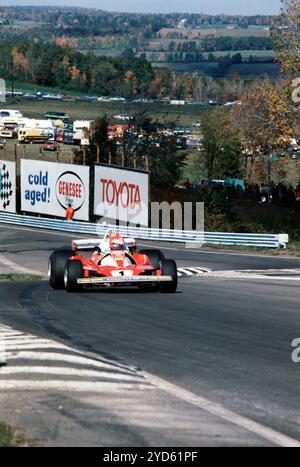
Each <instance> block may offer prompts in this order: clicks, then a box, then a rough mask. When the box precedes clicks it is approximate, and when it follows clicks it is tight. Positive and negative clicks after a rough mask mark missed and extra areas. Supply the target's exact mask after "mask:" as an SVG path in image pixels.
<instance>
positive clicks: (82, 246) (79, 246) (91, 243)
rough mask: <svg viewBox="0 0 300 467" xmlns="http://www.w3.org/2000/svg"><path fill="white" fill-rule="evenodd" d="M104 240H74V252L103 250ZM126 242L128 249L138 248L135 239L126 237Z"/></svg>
mask: <svg viewBox="0 0 300 467" xmlns="http://www.w3.org/2000/svg"><path fill="white" fill-rule="evenodd" d="M103 242H104V240H103V238H87V239H83V240H82V239H81V240H73V241H72V250H73V251H77V250H93V249H94V248H96V247H98V248H101V246H102V245H103ZM124 242H125V244H126V246H127V247H128V248H133V247H135V246H136V241H135V239H134V238H130V237H125V238H124Z"/></svg>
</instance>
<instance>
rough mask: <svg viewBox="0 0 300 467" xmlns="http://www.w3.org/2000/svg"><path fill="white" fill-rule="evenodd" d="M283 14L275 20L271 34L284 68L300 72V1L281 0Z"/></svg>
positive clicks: (284, 69) (290, 71)
mask: <svg viewBox="0 0 300 467" xmlns="http://www.w3.org/2000/svg"><path fill="white" fill-rule="evenodd" d="M281 3H282V12H281V15H280V16H279V17H278V18H277V19H276V20H275V21H274V25H273V28H272V31H271V36H272V38H273V41H274V45H275V47H276V50H277V59H278V61H279V62H280V64H281V67H282V70H283V71H285V72H289V73H299V72H300V1H299V0H281Z"/></svg>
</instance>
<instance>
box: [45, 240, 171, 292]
mask: <svg viewBox="0 0 300 467" xmlns="http://www.w3.org/2000/svg"><path fill="white" fill-rule="evenodd" d="M77 250H92V254H91V255H89V257H88V258H87V257H85V256H83V255H82V254H79V253H78V252H77ZM49 278H50V285H51V287H52V288H53V289H66V290H67V291H68V292H80V291H81V290H82V289H83V288H84V287H86V288H87V287H95V286H96V287H100V286H102V287H116V286H117V287H119V286H138V287H139V288H140V289H143V290H153V291H154V290H160V291H161V292H163V293H175V292H176V290H177V266H176V263H175V261H173V260H170V259H165V257H164V255H163V254H162V253H161V251H159V250H151V249H148V250H141V251H139V252H137V249H136V241H135V240H134V239H132V238H124V237H122V236H121V235H119V234H115V233H112V232H111V231H108V232H107V234H106V235H105V237H104V239H103V240H98V239H91V240H74V241H73V242H72V250H62V251H61V250H58V251H55V252H54V253H52V255H51V256H50V260H49Z"/></svg>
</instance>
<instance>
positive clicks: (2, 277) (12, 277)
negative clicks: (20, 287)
mask: <svg viewBox="0 0 300 467" xmlns="http://www.w3.org/2000/svg"><path fill="white" fill-rule="evenodd" d="M41 279H42V277H41V276H38V275H34V274H0V281H15V282H16V281H38V280H41Z"/></svg>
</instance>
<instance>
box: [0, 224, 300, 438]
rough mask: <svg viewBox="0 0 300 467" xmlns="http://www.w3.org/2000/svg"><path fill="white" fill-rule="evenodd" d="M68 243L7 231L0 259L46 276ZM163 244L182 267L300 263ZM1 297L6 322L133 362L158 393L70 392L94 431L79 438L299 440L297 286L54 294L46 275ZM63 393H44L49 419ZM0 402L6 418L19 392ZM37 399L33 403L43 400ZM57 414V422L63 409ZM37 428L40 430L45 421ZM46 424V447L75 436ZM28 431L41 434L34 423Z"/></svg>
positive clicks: (227, 281)
mask: <svg viewBox="0 0 300 467" xmlns="http://www.w3.org/2000/svg"><path fill="white" fill-rule="evenodd" d="M75 237H76V236H75ZM70 240H71V238H69V237H68V236H65V235H64V234H59V233H55V232H52V233H50V232H42V231H30V230H28V229H24V230H23V229H21V230H19V229H15V228H12V227H9V226H1V230H0V263H1V255H3V256H5V258H7V259H9V261H11V262H12V264H17V265H21V266H22V267H23V268H28V269H35V270H37V271H40V272H46V270H47V258H48V256H49V254H50V253H51V251H52V250H53V249H56V248H62V247H64V246H66V245H67V244H68V243H69V241H70ZM161 246H162V249H163V250H164V253H165V254H166V256H168V257H171V258H174V259H175V260H176V261H177V263H178V265H179V266H181V267H193V266H197V267H203V268H209V269H211V270H212V271H239V270H274V269H276V270H280V269H282V270H291V269H296V268H300V260H299V259H295V258H282V257H263V256H260V255H258V256H253V255H251V254H244V255H243V254H239V253H236V254H230V253H227V252H219V251H211V250H203V251H201V250H199V251H198V250H197V251H193V250H186V249H184V248H181V247H178V246H176V245H161ZM0 300H1V301H0V323H2V324H4V325H6V326H10V327H11V328H13V329H17V330H19V331H22V332H26V333H31V334H34V335H36V336H44V337H47V338H51V339H54V340H56V341H59V342H64V343H67V345H70V346H72V347H73V348H76V349H79V350H82V351H83V352H92V353H94V354H99V355H101V356H104V357H105V358H108V359H109V360H110V361H112V362H121V363H122V364H125V365H128V366H130V367H137V368H139V369H140V370H141V371H142V372H143V373H144V374H145V378H146V379H147V378H148V380H149V382H150V383H151V384H153V385H154V387H155V389H154V390H153V391H152V392H151V391H150V392H146V393H144V392H143V390H141V392H139V391H138V392H136V391H134V392H133V393H132V395H131V396H128V394H127V393H126V401H125V396H124V394H123V393H122V391H121V390H120V393H118V391H117V392H116V394H114V395H112V394H111V395H106V396H104V395H102V396H101V397H100V396H98V397H96V398H95V396H94V395H93V394H92V393H91V394H85V395H84V396H80V399H78V398H74V397H72V398H71V399H70V398H69V397H70V396H69V394H68V395H66V394H64V401H65V405H66V406H67V407H68V413H69V414H73V415H72V417H73V418H74V417H75V415H74V414H75V413H76V418H77V422H78V420H82V418H83V413H84V417H85V418H86V416H87V413H88V414H89V416H90V417H91V419H92V421H91V426H89V427H88V428H87V427H86V426H84V424H82V423H81V422H80V423H79V422H78V425H77V427H76V428H74V427H73V428H72V429H73V430H74V431H73V432H72V429H71V428H70V430H71V433H73V435H74V436H75V433H77V436H78V432H80V433H81V436H80V439H79V445H107V446H108V445H124V446H125V445H126V446H128V445H133V446H137V445H140V446H149V445H161V446H167V445H169V446H171V445H173V446H176V445H180V446H193V445H194V446H202V445H220V446H224V445H225V446H231V445H242V446H246V445H264V446H265V445H266V446H268V445H278V444H281V445H287V444H289V443H290V442H291V443H292V444H293V443H295V444H297V442H299V443H300V415H299V399H300V398H299V383H300V364H299V365H296V364H295V363H293V362H292V359H291V353H292V350H293V349H292V347H291V343H292V341H293V340H294V339H295V338H297V337H300V308H299V300H300V281H299V282H297V281H294V282H292V281H290V280H279V279H277V278H276V277H274V278H271V279H270V278H268V280H267V279H265V278H264V277H260V278H257V277H253V278H251V279H249V278H247V279H246V278H242V277H241V278H235V279H232V278H230V277H223V278H222V277H217V276H216V277H214V276H212V277H205V276H203V277H201V276H199V277H198V276H192V277H183V278H181V279H180V282H179V288H178V291H177V293H176V294H175V295H164V294H159V293H142V292H141V291H139V290H136V289H122V290H117V289H114V290H111V289H106V290H101V291H95V290H93V291H84V292H83V293H81V294H78V295H73V294H67V293H66V292H64V291H53V290H52V289H50V287H49V285H48V283H47V282H46V281H39V282H34V283H22V282H21V283H7V282H3V283H1V285H0ZM0 376H1V370H0ZM156 378H158V379H157V380H156ZM168 385H170V387H169V386H168ZM0 394H1V381H0ZM190 394H192V395H193V397H192V398H194V399H193V401H191V399H192V398H191V397H190ZM23 397H25V396H24V395H22V396H21V398H20V400H22V398H23ZM26 397H29V396H28V394H27V396H26ZM39 397H40V396H38V400H39ZM43 397H44V398H45V397H46V396H45V395H44V396H43ZM62 397H63V396H62V394H58V393H56V392H55V391H54V390H52V391H51V392H50V393H49V394H48V398H47V403H46V402H45V401H46V399H43V401H42V403H43V407H44V409H45V407H46V406H47V409H45V413H44V415H45V416H46V415H47V416H50V415H49V407H52V405H53V399H55V400H56V398H58V399H59V398H62ZM99 397H100V399H101V400H100V399H99ZM1 398H3V399H2V401H3V402H5V404H6V407H7V410H6V411H5V410H4V411H3V410H2V411H1V410H0V419H1V415H2V413H3V414H4V415H5V416H7V417H11V415H9V414H10V410H9V409H10V408H11V407H12V405H13V402H12V401H13V399H12V398H13V396H12V394H9V395H8V394H7V393H5V392H3V395H2V396H0V399H1ZM79 400H80V402H79ZM49 401H50V402H49ZM51 401H52V402H51ZM120 401H123V405H122V404H121V402H120ZM27 403H29V402H28V401H27ZM31 403H32V405H35V404H37V400H36V398H34V401H33V400H32V401H31ZM83 403H84V407H85V410H86V411H87V412H86V411H83V408H82V404H83ZM210 404H211V407H213V409H211V407H210ZM62 405H63V404H62ZM116 407H117V408H118V409H116ZM129 408H130V409H129ZM137 408H138V409H137ZM223 409H224V410H225V414H224V413H223V412H222V410H223ZM66 410H67V409H66ZM95 410H96V412H95ZM116 410H117V414H118V416H117V417H116ZM97 411H98V412H97ZM99 411H100V412H99ZM104 411H105V414H106V415H105V417H104V418H105V422H104V419H103V412H104ZM137 411H138V416H137ZM1 412H2V413H1ZM216 412H217V413H216ZM97 413H98V415H99V414H100V415H99V417H100V418H99V417H98V418H97V417H96V415H95V414H97ZM222 413H223V415H222ZM231 413H232V414H233V416H232V417H231ZM91 414H94V415H93V416H92V415H91ZM108 414H109V415H108ZM52 416H53V417H54V419H53V424H55V423H56V417H57V420H59V414H57V412H55V414H52ZM70 417H71V415H69V421H70ZM72 417H71V418H72ZM80 417H81V418H80ZM239 417H241V419H242V422H241V420H240V419H239ZM12 418H13V421H16V420H17V422H18V423H19V424H20V423H23V424H24V423H25V420H26V421H27V423H28V425H29V426H31V422H30V417H29V418H28V414H27V415H26V416H25V415H24V413H23V418H22V417H21V421H20V420H19V419H18V418H16V417H15V418H14V417H12ZM50 418H51V417H50ZM73 418H72V423H73V422H74V420H73ZM100 420H102V422H103V423H100ZM35 422H36V420H35ZM77 422H76V423H77ZM244 422H245V423H244ZM252 422H256V424H254V426H252V425H251V423H252ZM57 423H58V422H57ZM61 423H62V426H64V424H63V422H61ZM74 423H75V422H74ZM40 424H41V425H42V427H44V425H43V423H42V422H41V420H40ZM108 427H109V428H108ZM40 430H41V432H42V433H43V436H40V439H42V442H43V443H45V442H46V441H45V440H46V439H48V442H49V443H50V445H52V444H53V445H61V444H63V442H64V443H65V444H68V445H72V443H74V439H73V438H72V436H70V437H69V438H66V435H65V432H64V434H62V433H61V432H60V435H58V434H56V436H54V435H53V436H52V435H51V436H52V437H51V436H49V434H48V438H47V433H46V431H45V427H44V428H40ZM76 430H77V431H76ZM80 430H81V431H80ZM107 430H108V431H109V434H108V431H107ZM268 430H270V433H269V432H268ZM32 433H34V436H36V432H35V431H34V429H33V428H32V427H31V434H32ZM95 433H97V436H96V434H95ZM100 434H101V436H100ZM49 439H50V441H49ZM63 440H64V441H63Z"/></svg>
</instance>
